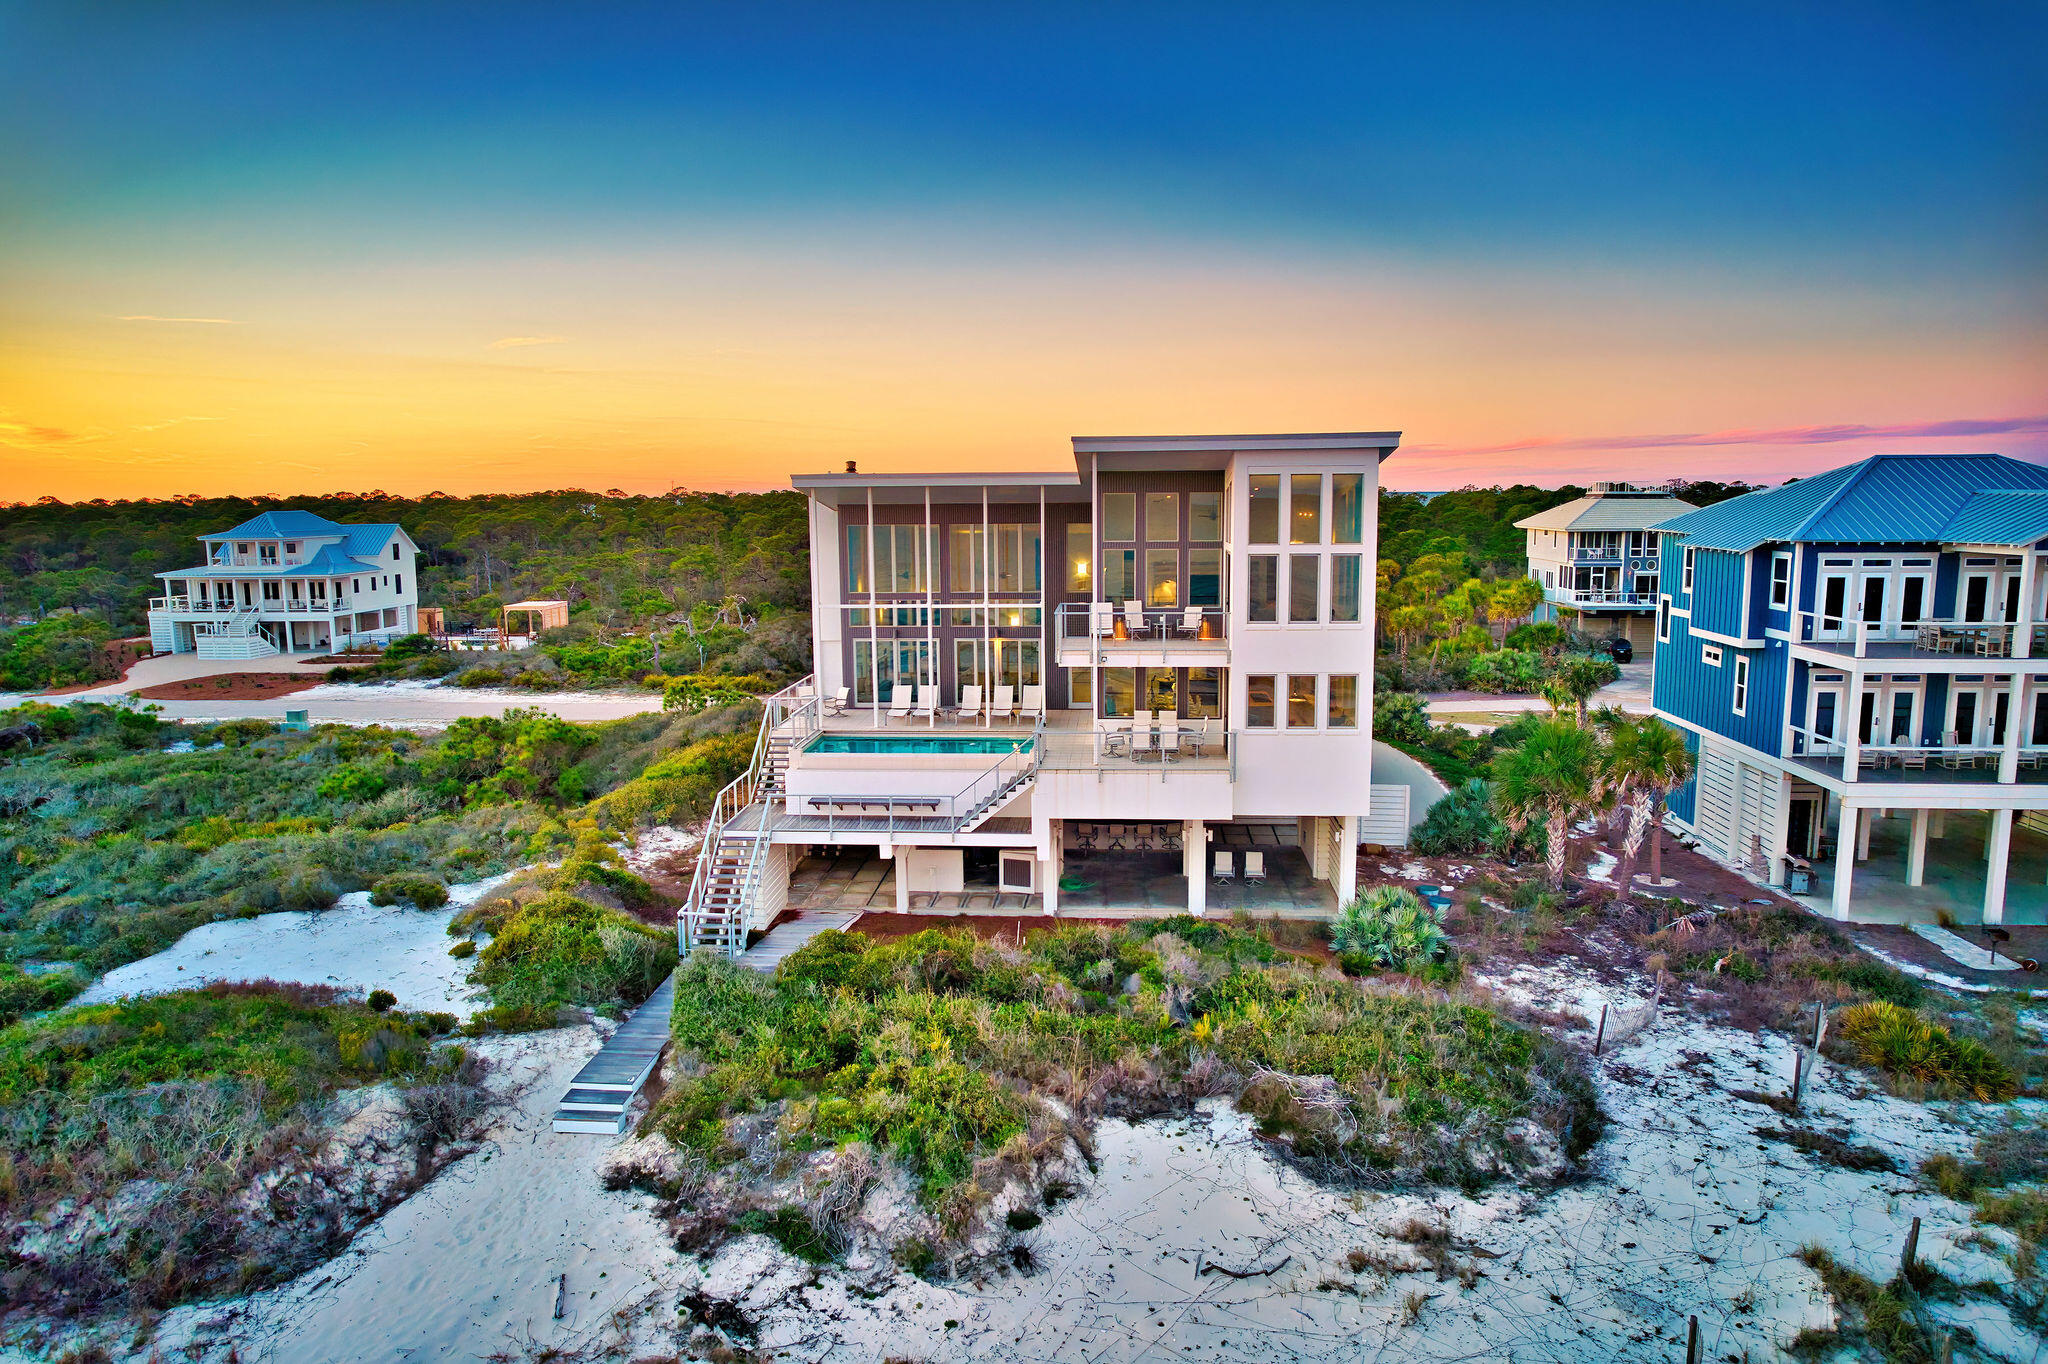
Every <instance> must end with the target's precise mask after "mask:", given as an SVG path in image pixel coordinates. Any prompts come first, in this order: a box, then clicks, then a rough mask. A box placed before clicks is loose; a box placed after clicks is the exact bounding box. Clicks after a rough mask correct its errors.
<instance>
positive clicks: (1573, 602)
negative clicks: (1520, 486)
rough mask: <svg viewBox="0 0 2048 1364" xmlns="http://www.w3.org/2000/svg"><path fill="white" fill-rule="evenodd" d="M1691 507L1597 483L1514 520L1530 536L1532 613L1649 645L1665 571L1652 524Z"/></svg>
mask: <svg viewBox="0 0 2048 1364" xmlns="http://www.w3.org/2000/svg"><path fill="white" fill-rule="evenodd" d="M1691 510H1693V507H1692V504H1691V503H1690V502H1681V501H1680V500H1679V499H1677V498H1675V497H1673V496H1671V495H1670V494H1669V493H1665V492H1662V491H1655V490H1645V489H1640V488H1636V487H1633V486H1631V485H1629V484H1627V483H1595V484H1594V485H1593V487H1592V489H1591V490H1590V491H1589V492H1588V493H1587V494H1586V496H1584V497H1581V498H1578V499H1576V500H1574V501H1571V502H1567V503H1565V504H1563V505H1562V506H1557V507H1552V508H1550V509H1549V510H1548V511H1540V512H1537V513H1536V514H1535V515H1534V516H1525V517H1523V518H1522V519H1521V520H1519V521H1517V522H1515V526H1516V528H1517V529H1519V530H1522V531H1525V532H1527V534H1528V537H1529V540H1528V544H1529V576H1530V577H1532V578H1534V579H1535V580H1536V581H1537V583H1539V584H1540V585H1541V586H1542V588H1543V601H1544V605H1543V607H1541V608H1539V610H1538V613H1537V619H1538V620H1545V619H1562V620H1563V621H1564V622H1565V623H1567V624H1569V625H1572V626H1574V627H1576V628H1578V629H1580V630H1584V631H1587V632H1589V633H1594V634H1598V635H1600V636H1601V637H1603V638H1614V637H1618V638H1622V639H1626V640H1627V641H1628V642H1629V643H1630V644H1631V645H1633V646H1634V647H1635V648H1636V649H1637V650H1638V651H1639V652H1642V653H1647V652H1648V651H1649V649H1650V647H1651V645H1652V644H1653V643H1654V632H1653V629H1652V619H1653V617H1654V616H1655V615H1656V611H1657V598H1658V585H1659V581H1660V577H1659V575H1660V573H1661V571H1662V568H1661V562H1660V556H1659V554H1658V547H1657V533H1656V531H1655V530H1653V529H1652V527H1654V526H1656V525H1657V523H1658V522H1660V521H1668V520H1670V519H1671V518H1672V517H1674V516H1679V515H1681V514H1683V513H1685V512H1689V511H1691Z"/></svg>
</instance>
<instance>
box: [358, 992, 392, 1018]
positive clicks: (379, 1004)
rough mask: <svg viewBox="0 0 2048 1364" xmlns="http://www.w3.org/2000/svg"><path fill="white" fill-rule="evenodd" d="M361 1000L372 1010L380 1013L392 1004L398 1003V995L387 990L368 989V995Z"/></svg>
mask: <svg viewBox="0 0 2048 1364" xmlns="http://www.w3.org/2000/svg"><path fill="white" fill-rule="evenodd" d="M363 1002H364V1003H365V1004H367V1005H369V1006H370V1008H371V1010H372V1011H373V1012H375V1013H380V1014H381V1013H383V1012H385V1011H386V1010H387V1009H389V1008H390V1007H391V1006H392V1005H394V1004H396V1003H398V996H397V995H394V994H392V993H391V992H390V991H389V990H372V991H370V997H369V998H368V999H366V1000H364V1001H363Z"/></svg>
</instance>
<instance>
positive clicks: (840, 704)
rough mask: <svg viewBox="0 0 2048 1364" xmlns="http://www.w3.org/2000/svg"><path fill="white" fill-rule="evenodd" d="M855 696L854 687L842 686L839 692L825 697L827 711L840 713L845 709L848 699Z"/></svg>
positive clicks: (828, 712) (832, 713)
mask: <svg viewBox="0 0 2048 1364" xmlns="http://www.w3.org/2000/svg"><path fill="white" fill-rule="evenodd" d="M852 696H853V688H851V687H841V688H840V689H839V690H838V692H837V693H836V694H834V695H832V696H828V697H826V698H825V713H826V714H827V715H838V714H841V713H842V712H844V711H845V709H846V703H847V701H848V700H849V699H850V698H851V697H852Z"/></svg>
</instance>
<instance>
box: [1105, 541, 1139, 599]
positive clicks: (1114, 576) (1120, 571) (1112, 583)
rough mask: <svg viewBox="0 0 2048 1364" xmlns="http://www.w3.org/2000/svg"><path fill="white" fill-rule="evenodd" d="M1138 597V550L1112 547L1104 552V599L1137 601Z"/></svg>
mask: <svg viewBox="0 0 2048 1364" xmlns="http://www.w3.org/2000/svg"><path fill="white" fill-rule="evenodd" d="M1137 597H1138V551H1136V550H1135V549H1110V550H1104V551H1103V553H1102V600H1104V601H1135V600H1137Z"/></svg>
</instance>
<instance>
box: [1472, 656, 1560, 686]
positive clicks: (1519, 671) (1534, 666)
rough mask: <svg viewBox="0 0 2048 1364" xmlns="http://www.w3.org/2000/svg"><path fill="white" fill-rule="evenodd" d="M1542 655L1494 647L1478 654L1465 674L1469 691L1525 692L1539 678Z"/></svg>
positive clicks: (1540, 679) (1542, 670) (1541, 676)
mask: <svg viewBox="0 0 2048 1364" xmlns="http://www.w3.org/2000/svg"><path fill="white" fill-rule="evenodd" d="M1543 674H1544V668H1543V658H1542V656H1541V655H1540V654H1534V653H1531V652H1530V651H1529V650H1527V649H1496V650H1494V651H1493V652H1491V653H1484V654H1479V655H1477V656H1476V657H1474V658H1473V660H1472V666H1471V668H1470V669H1469V670H1468V671H1467V672H1466V674H1465V685H1466V686H1468V687H1470V688H1471V689H1472V690H1473V691H1483V692H1527V691H1533V690H1535V688H1536V686H1537V684H1538V683H1540V682H1541V681H1542V680H1543Z"/></svg>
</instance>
